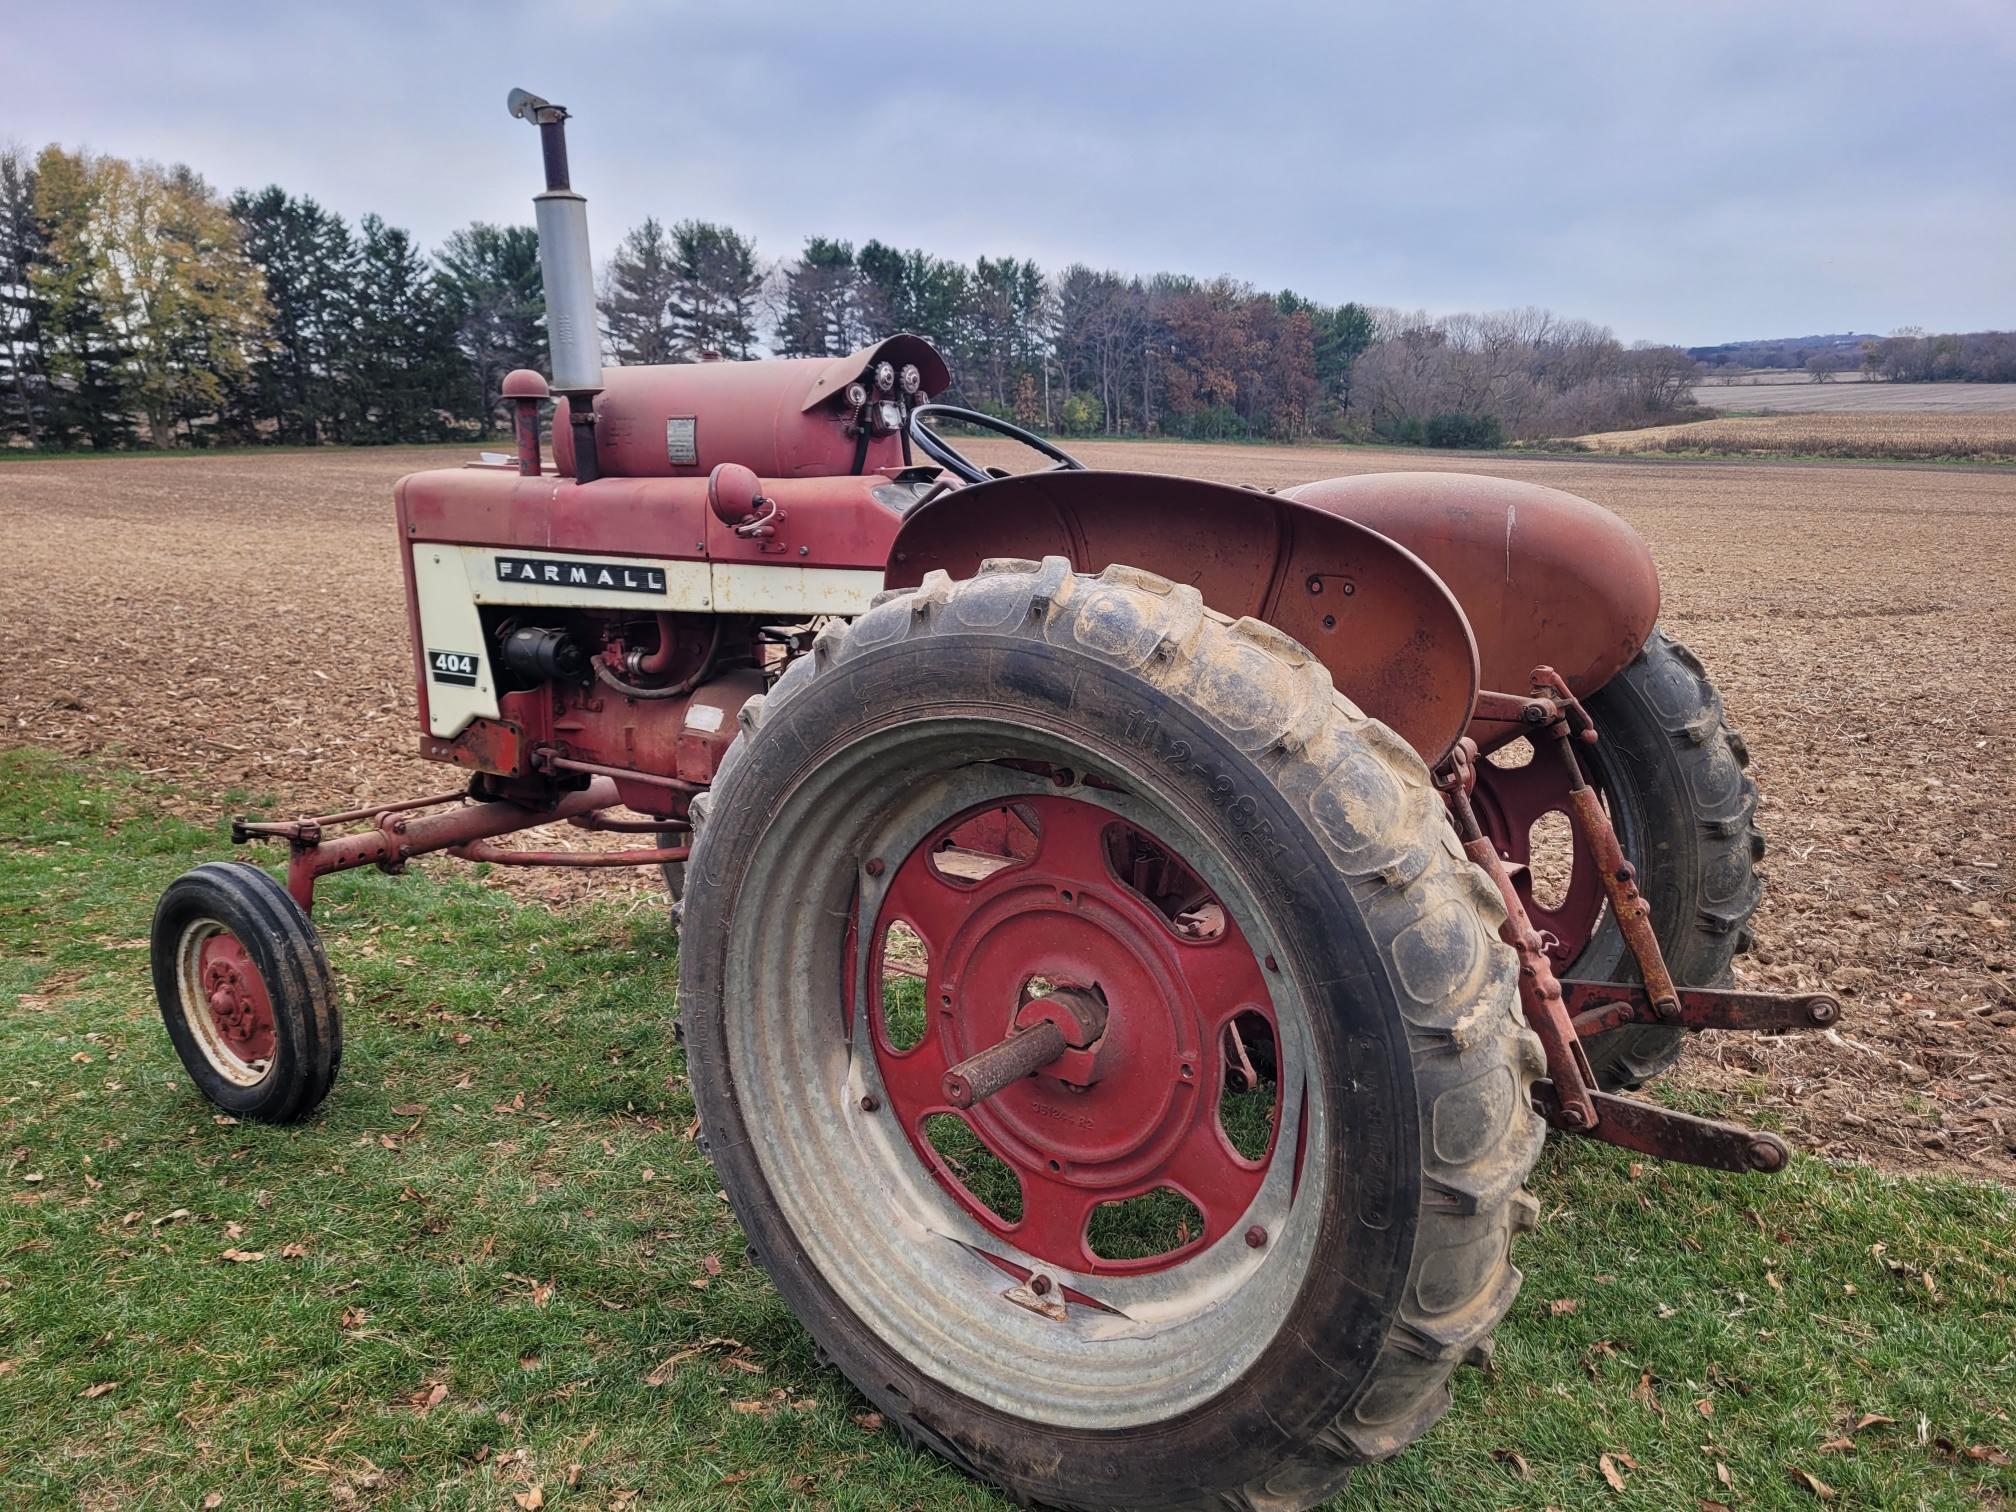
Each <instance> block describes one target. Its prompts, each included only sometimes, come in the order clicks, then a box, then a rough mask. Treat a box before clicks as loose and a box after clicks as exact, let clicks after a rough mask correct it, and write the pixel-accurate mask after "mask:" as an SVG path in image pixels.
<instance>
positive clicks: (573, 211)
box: [505, 89, 602, 483]
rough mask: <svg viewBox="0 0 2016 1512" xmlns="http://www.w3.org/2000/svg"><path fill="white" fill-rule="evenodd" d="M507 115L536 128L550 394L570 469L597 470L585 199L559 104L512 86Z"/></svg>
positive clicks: (582, 477)
mask: <svg viewBox="0 0 2016 1512" xmlns="http://www.w3.org/2000/svg"><path fill="white" fill-rule="evenodd" d="M505 103H506V104H507V106H508V107H509V108H510V111H511V114H512V115H514V116H516V117H517V118H518V119H519V120H521V121H530V122H532V123H533V124H534V125H536V126H537V127H538V128H539V141H540V147H541V149H542V150H543V151H544V154H545V158H546V191H545V193H543V194H540V195H537V196H535V197H534V198H533V201H532V205H533V210H534V214H535V218H536V220H537V222H538V226H539V274H540V279H541V281H542V282H543V283H544V284H545V287H546V341H547V345H548V346H549V347H550V348H551V349H552V353H553V392H554V393H556V394H562V395H565V396H566V398H567V400H568V405H567V409H568V413H569V414H570V415H571V416H572V418H573V428H574V475H575V477H576V478H577V479H578V480H579V481H581V482H583V483H592V482H594V481H595V479H596V478H597V477H599V476H600V475H601V468H600V466H599V464H598V462H597V459H596V455H595V408H594V406H595V396H596V395H597V394H599V393H601V392H602V335H601V326H600V324H599V321H598V317H597V315H596V310H595V264H594V262H593V260H592V259H591V258H590V257H589V255H588V201H587V200H585V199H583V198H582V197H581V196H580V195H578V194H576V193H575V192H574V186H573V185H572V184H571V183H570V182H569V181H568V177H567V109H566V107H565V106H564V105H554V104H551V103H549V102H548V101H546V100H542V99H540V98H539V96H537V95H535V94H533V93H531V92H530V91H529V90H524V89H514V90H512V91H511V94H510V97H509V98H508V99H507V101H506V102H505Z"/></svg>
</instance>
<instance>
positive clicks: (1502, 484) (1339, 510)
mask: <svg viewBox="0 0 2016 1512" xmlns="http://www.w3.org/2000/svg"><path fill="white" fill-rule="evenodd" d="M1288 497H1290V498H1292V499H1294V500H1296V501H1297V502H1298V503H1301V504H1305V505H1308V506H1310V507H1312V508H1315V509H1320V510H1323V511H1324V512H1326V513H1328V514H1332V515H1336V516H1337V517H1339V518H1340V519H1346V520H1354V521H1356V522H1357V523H1359V524H1361V525H1368V526H1370V527H1371V528H1372V529H1374V530H1376V531H1378V532H1379V533H1380V534H1381V535H1383V536H1386V537H1388V538H1390V539H1392V540H1394V541H1397V542H1399V543H1400V544H1401V545H1402V546H1405V547H1406V548H1407V549H1408V550H1410V551H1412V552H1413V553H1414V554H1415V555H1416V556H1418V557H1420V558H1421V560H1422V561H1424V562H1426V563H1427V564H1428V565H1429V566H1430V567H1431V568H1433V569H1434V571H1435V573H1436V575H1437V576H1438V577H1440V578H1441V579H1442V581H1443V582H1444V583H1446V584H1448V586H1449V589H1450V591H1451V592H1452V593H1454V594H1455V595H1456V601H1457V602H1458V603H1459V604H1461V605H1462V606H1463V613H1464V615H1465V616H1466V617H1467V618H1468V619H1469V621H1470V624H1471V627H1472V628H1473V629H1474V630H1475V631H1476V634H1477V645H1478V653H1479V671H1480V672H1481V674H1482V676H1483V679H1484V686H1485V687H1487V688H1492V689H1495V690H1497V691H1499V692H1502V693H1524V692H1526V691H1527V688H1528V686H1529V682H1530V677H1531V674H1532V671H1533V669H1534V668H1535V667H1536V666H1540V665H1543V664H1544V665H1546V666H1550V667H1552V668H1553V669H1554V670H1555V671H1557V672H1559V673H1560V674H1561V676H1562V678H1563V679H1564V680H1566V682H1567V684H1568V686H1569V688H1570V689H1572V690H1573V691H1574V692H1575V693H1576V695H1577V696H1579V697H1587V696H1588V695H1589V694H1591V693H1594V692H1595V691H1596V690H1597V689H1598V688H1600V687H1602V686H1603V685H1604V684H1605V683H1607V682H1609V681H1610V679H1611V678H1613V677H1615V676H1616V675H1617V674H1618V673H1619V672H1621V671H1622V670H1623V669H1624V668H1625V667H1626V666H1628V665H1629V664H1630V662H1631V659H1632V658H1633V657H1635V656H1636V655H1637V654H1638V653H1639V651H1641V650H1642V649H1643V648H1644V645H1645V642H1646V640H1647V639H1648V638H1649V637H1650V636H1651V634H1652V627H1653V625H1654V624H1655V623H1656V622H1657V621H1658V618H1659V572H1658V569H1657V568H1655V567H1654V566H1653V565H1652V553H1651V551H1650V550H1648V549H1647V548H1646V545H1645V542H1644V540H1643V538H1641V537H1640V536H1639V534H1638V532H1637V531H1635V530H1633V529H1632V528H1631V527H1630V526H1629V525H1627V524H1625V523H1624V521H1622V520H1620V519H1619V518H1618V517H1617V516H1616V515H1614V514H1612V513H1611V512H1610V511H1609V510H1607V509H1605V508H1603V506H1602V505H1600V504H1592V503H1590V502H1589V500H1587V499H1582V498H1577V497H1576V496H1575V495H1574V494H1571V493H1563V492H1562V491H1561V490H1560V489H1558V488H1543V487H1541V486H1540V485H1539V484H1537V483H1521V482H1515V481H1513V480H1512V479H1509V478H1487V477H1481V476H1477V475H1475V474H1470V473H1365V474H1361V475H1360V476H1357V477H1352V478H1328V479H1325V480H1324V481H1323V482H1321V483H1305V484H1303V485H1301V486H1300V487H1299V488H1293V489H1290V490H1289V491H1288Z"/></svg>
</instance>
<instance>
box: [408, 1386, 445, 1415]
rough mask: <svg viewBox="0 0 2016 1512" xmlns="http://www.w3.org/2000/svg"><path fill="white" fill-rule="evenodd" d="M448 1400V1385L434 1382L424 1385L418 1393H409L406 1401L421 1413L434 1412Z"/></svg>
mask: <svg viewBox="0 0 2016 1512" xmlns="http://www.w3.org/2000/svg"><path fill="white" fill-rule="evenodd" d="M447 1399H448V1383H447V1382H446V1381H434V1382H432V1383H429V1384H425V1385H422V1386H421V1388H420V1389H419V1390H418V1391H415V1392H412V1393H409V1394H408V1396H407V1398H406V1400H407V1401H408V1402H410V1403H411V1404H412V1405H413V1407H414V1409H415V1410H417V1411H419V1412H432V1411H433V1410H434V1409H435V1408H436V1407H439V1406H440V1405H441V1404H442V1403H443V1402H445V1401H446V1400H447Z"/></svg>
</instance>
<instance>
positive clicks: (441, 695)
mask: <svg viewBox="0 0 2016 1512" xmlns="http://www.w3.org/2000/svg"><path fill="white" fill-rule="evenodd" d="M463 555H464V551H463V548H462V547H460V546H429V545H427V544H426V543H424V542H421V543H418V544H416V545H415V546H414V547H413V592H414V597H415V598H416V599H417V600H418V601H419V604H420V647H421V651H422V653H423V655H424V657H425V659H426V662H427V667H426V669H425V675H426V678H427V729H428V732H429V733H430V734H432V735H433V736H434V737H435V738H436V739H439V740H452V739H454V738H455V737H456V736H457V735H460V734H461V733H462V732H463V730H465V729H467V728H468V725H469V721H470V720H472V719H474V718H476V717H477V716H478V715H481V716H482V717H483V718H485V719H495V718H496V717H497V679H496V674H495V673H494V672H493V671H492V670H491V667H490V656H489V653H488V651H486V650H485V649H484V646H483V624H482V621H481V620H480V619H478V618H477V615H476V601H475V600H474V599H473V598H471V597H470V596H469V574H468V572H467V570H466V569H465V568H464V566H463V564H462V557H463ZM444 656H446V657H458V658H459V657H465V656H466V657H470V658H472V661H471V662H470V663H469V666H470V669H471V670H470V674H469V675H470V677H471V681H470V682H469V683H466V684H465V683H462V682H459V681H458V682H449V681H445V680H444V676H455V677H458V678H459V677H460V676H462V675H463V674H462V673H461V671H460V669H459V667H458V668H456V669H454V670H453V671H451V672H449V673H446V674H444V672H443V671H442V669H441V668H440V667H439V666H438V665H437V664H438V663H439V661H440V659H441V658H442V657H444Z"/></svg>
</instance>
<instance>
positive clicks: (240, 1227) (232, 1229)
mask: <svg viewBox="0 0 2016 1512" xmlns="http://www.w3.org/2000/svg"><path fill="white" fill-rule="evenodd" d="M224 1237H225V1238H226V1239H243V1238H244V1237H245V1225H244V1224H242V1223H227V1224H225V1225H224Z"/></svg>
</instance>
